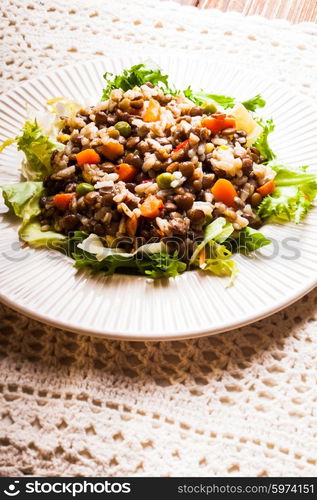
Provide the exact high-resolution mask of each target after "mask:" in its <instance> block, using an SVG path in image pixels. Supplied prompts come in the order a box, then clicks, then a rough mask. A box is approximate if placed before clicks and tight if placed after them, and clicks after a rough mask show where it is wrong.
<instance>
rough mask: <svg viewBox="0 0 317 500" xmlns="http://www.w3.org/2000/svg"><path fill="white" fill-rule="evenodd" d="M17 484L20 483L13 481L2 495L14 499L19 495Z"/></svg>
mask: <svg viewBox="0 0 317 500" xmlns="http://www.w3.org/2000/svg"><path fill="white" fill-rule="evenodd" d="M19 484H20V481H18V480H16V481H13V482H12V483H11V484H9V486H8V487H7V489H5V490H3V493H4V494H5V495H7V496H8V497H15V496H17V495H19V493H20V490H19Z"/></svg>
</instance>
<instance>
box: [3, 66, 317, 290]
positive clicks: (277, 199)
mask: <svg viewBox="0 0 317 500" xmlns="http://www.w3.org/2000/svg"><path fill="white" fill-rule="evenodd" d="M104 78H105V88H104V90H103V94H102V96H101V101H100V102H98V103H97V104H96V105H89V106H87V105H83V103H77V102H75V101H73V100H71V99H69V98H65V97H56V98H52V99H51V100H49V101H48V102H47V103H46V107H47V111H46V112H38V111H37V112H34V111H31V110H30V111H29V113H28V115H29V116H28V118H27V120H26V122H25V124H24V126H23V127H22V129H21V132H20V133H19V135H17V136H16V137H15V138H12V139H8V140H7V141H5V142H4V143H3V145H2V146H1V148H0V151H1V150H3V149H4V148H5V147H7V146H9V145H11V144H13V143H14V144H16V146H17V149H18V150H19V151H22V152H23V153H24V159H23V162H22V166H21V176H22V180H21V182H17V183H14V184H8V185H3V186H1V188H2V194H3V198H4V201H5V203H6V205H7V206H8V207H9V209H10V210H12V211H13V212H14V213H15V214H16V216H18V217H20V218H21V220H22V223H21V226H20V229H19V237H20V240H21V241H22V242H24V244H27V245H29V246H32V247H43V246H44V247H45V246H46V247H48V248H54V249H56V250H59V251H61V252H64V253H66V254H67V255H68V256H70V257H71V258H72V259H74V264H75V266H76V267H77V268H90V269H91V270H92V271H94V272H99V271H100V272H102V273H104V274H106V275H112V274H114V273H116V272H120V273H128V274H137V275H145V276H147V277H148V278H153V279H155V278H169V277H175V276H177V275H179V274H181V273H183V272H185V271H187V270H191V269H200V270H201V271H202V272H205V273H210V274H214V275H217V276H228V277H229V278H230V281H231V282H232V280H233V278H234V277H235V275H236V272H237V264H236V262H235V260H234V259H233V258H232V256H233V253H235V252H240V253H244V254H250V253H252V252H254V251H256V250H258V249H259V248H261V247H263V246H266V245H269V244H270V240H269V239H268V238H266V237H265V236H264V235H263V234H262V233H261V231H260V228H261V227H262V226H263V225H264V224H265V223H267V222H271V221H274V222H278V223H281V224H283V223H285V222H287V221H293V222H295V223H299V222H300V221H301V220H302V219H303V218H304V216H305V215H306V214H307V212H308V211H309V210H310V208H311V206H312V203H313V201H314V198H315V196H316V194H317V182H316V177H315V175H314V174H312V173H309V169H308V167H307V166H303V167H301V168H299V169H294V168H291V167H290V166H288V165H287V166H286V165H283V164H281V162H279V160H278V158H277V157H276V154H275V153H274V152H273V151H272V149H271V147H270V145H269V142H268V137H269V134H270V133H271V132H272V131H273V130H274V123H273V120H272V119H268V120H265V119H263V118H261V116H260V115H259V110H261V108H263V107H264V106H265V104H266V103H265V101H264V99H263V98H262V97H261V96H260V95H256V96H255V97H251V98H250V99H249V100H246V101H244V102H239V101H238V100H237V99H235V98H233V97H229V96H226V95H217V94H212V93H206V92H205V91H203V90H199V91H196V90H194V89H192V88H191V87H188V88H186V89H184V90H180V89H176V88H175V87H174V86H173V85H171V84H170V83H169V81H168V76H167V75H165V74H163V73H162V71H161V70H160V69H159V68H158V67H156V66H155V65H153V64H152V63H144V64H143V63H140V64H137V65H134V66H132V67H131V68H130V69H126V70H124V71H123V73H122V74H121V75H116V76H115V75H113V74H110V73H105V75H104Z"/></svg>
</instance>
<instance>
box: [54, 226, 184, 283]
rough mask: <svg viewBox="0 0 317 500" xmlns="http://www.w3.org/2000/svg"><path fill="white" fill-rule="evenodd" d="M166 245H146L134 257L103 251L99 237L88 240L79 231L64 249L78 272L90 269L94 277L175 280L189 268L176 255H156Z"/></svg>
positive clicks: (93, 236) (88, 238)
mask: <svg viewBox="0 0 317 500" xmlns="http://www.w3.org/2000/svg"><path fill="white" fill-rule="evenodd" d="M88 240H89V241H88ZM163 245H164V243H162V242H161V243H153V244H149V245H144V246H143V247H141V248H139V249H138V251H136V252H134V253H133V254H128V253H126V252H122V251H120V250H118V249H117V248H106V247H104V246H103V244H102V241H101V239H100V238H99V237H98V236H97V235H94V234H90V235H89V237H87V234H85V233H83V232H79V231H76V232H75V233H74V236H73V237H72V238H70V239H69V240H68V241H67V242H65V245H64V248H66V247H67V252H68V254H69V255H71V256H72V258H73V259H74V260H75V267H77V268H78V269H81V268H87V267H89V268H90V269H91V270H92V271H93V272H94V273H95V272H99V271H102V272H103V273H104V274H106V276H111V275H113V274H114V273H115V272H122V273H128V274H140V275H144V276H147V277H148V278H152V279H157V278H173V277H175V276H178V275H179V274H181V273H182V272H184V271H185V270H186V267H187V266H186V264H185V263H184V262H181V261H180V260H178V258H177V257H178V256H177V253H175V254H174V255H169V254H168V253H167V252H166V251H160V252H156V250H159V249H163ZM87 249H89V250H90V251H87ZM164 249H165V245H164Z"/></svg>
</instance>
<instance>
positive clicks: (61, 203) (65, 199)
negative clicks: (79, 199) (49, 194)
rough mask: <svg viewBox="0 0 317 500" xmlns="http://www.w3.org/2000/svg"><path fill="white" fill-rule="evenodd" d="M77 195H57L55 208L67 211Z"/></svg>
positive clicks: (54, 199)
mask: <svg viewBox="0 0 317 500" xmlns="http://www.w3.org/2000/svg"><path fill="white" fill-rule="evenodd" d="M74 196H75V193H60V194H56V195H55V196H54V198H53V203H54V205H55V207H57V208H59V209H60V210H63V211H66V210H68V208H69V205H70V202H71V201H72V199H73V197H74Z"/></svg>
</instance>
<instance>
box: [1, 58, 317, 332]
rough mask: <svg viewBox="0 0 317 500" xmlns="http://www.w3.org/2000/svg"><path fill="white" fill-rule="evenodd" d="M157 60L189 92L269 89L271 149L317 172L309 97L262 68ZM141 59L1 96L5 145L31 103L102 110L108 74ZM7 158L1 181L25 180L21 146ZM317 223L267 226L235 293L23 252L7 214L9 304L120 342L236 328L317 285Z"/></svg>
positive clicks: (202, 279) (221, 285) (5, 291)
mask: <svg viewBox="0 0 317 500" xmlns="http://www.w3.org/2000/svg"><path fill="white" fill-rule="evenodd" d="M155 59H156V61H157V63H158V64H159V65H160V66H161V67H162V68H163V69H164V70H165V71H166V72H167V73H168V74H169V75H170V76H171V80H172V81H174V82H175V84H176V85H177V86H178V87H180V88H185V87H187V86H188V85H189V84H190V85H192V86H193V88H201V87H204V89H206V90H207V89H210V91H212V92H213V93H220V94H228V95H235V96H237V97H238V98H241V99H246V98H249V97H251V96H253V95H255V94H257V93H261V94H262V95H263V96H264V97H265V98H266V100H267V107H266V108H265V113H266V115H267V116H273V117H274V120H275V122H276V132H274V135H273V136H272V140H271V144H272V146H273V148H274V149H275V150H276V151H277V152H278V153H279V158H280V159H281V160H282V161H284V162H286V163H287V164H289V165H294V166H299V165H303V164H308V165H310V167H311V170H312V171H314V172H317V143H316V123H317V113H316V111H315V110H313V109H312V105H311V103H309V102H308V101H306V100H305V99H304V98H302V97H299V96H296V95H293V94H292V92H291V90H290V89H287V88H286V87H283V86H281V85H279V84H277V83H275V82H271V81H270V80H269V79H267V78H266V77H265V76H263V75H262V74H259V73H258V71H247V70H244V69H242V68H239V67H234V66H232V65H231V64H229V63H224V62H223V61H220V60H219V61H217V60H210V59H208V60H203V59H201V60H199V59H197V58H196V59H195V60H193V59H191V60H189V59H185V58H182V57H175V56H172V55H168V56H166V55H164V56H163V55H158V56H157V57H155ZM139 61H140V58H139V57H133V56H127V55H121V56H120V55H119V56H118V55H117V56H116V57H113V58H105V59H102V60H100V59H99V60H97V61H92V62H90V63H88V64H83V65H77V66H76V67H67V68H62V69H59V70H58V71H56V72H54V73H50V74H47V75H45V76H43V77H41V78H37V79H33V80H30V81H27V82H25V83H23V84H22V85H21V86H19V87H17V88H16V89H14V90H12V91H11V92H9V93H8V94H7V95H5V96H3V97H2V99H1V113H0V129H1V136H0V139H1V140H4V139H6V138H8V137H13V136H15V135H16V134H17V132H18V130H19V127H20V126H21V124H22V123H23V122H24V119H25V113H26V106H31V107H33V108H38V109H41V108H42V107H43V103H44V102H45V100H46V99H49V98H52V97H55V96H68V97H73V98H74V99H76V100H79V101H85V102H89V103H91V104H93V103H95V102H96V101H97V100H98V98H100V96H101V89H102V87H103V79H102V75H103V73H104V72H105V71H111V72H114V73H118V72H120V71H121V69H122V68H124V67H129V66H130V65H131V64H135V63H136V62H139ZM299 125H300V126H299ZM0 162H1V163H0V184H2V183H8V182H15V181H17V180H19V165H20V156H19V155H18V154H17V153H16V151H15V148H14V146H12V147H10V148H8V149H7V150H5V151H4V152H3V153H2V154H1V155H0ZM0 203H2V205H1V206H0V212H1V211H2V212H4V211H5V209H4V205H3V202H2V201H1V202H0ZM316 222H317V210H316V209H314V210H313V211H312V212H311V213H310V215H309V216H308V217H307V218H306V219H305V222H304V223H303V224H301V225H298V226H295V225H293V224H287V225H285V226H265V228H264V229H263V231H262V232H263V233H264V234H266V235H267V236H268V237H271V238H273V240H274V245H271V246H269V247H266V248H265V249H263V251H260V252H258V256H257V257H255V258H247V257H243V256H237V257H236V260H237V262H238V265H239V271H240V272H239V275H238V278H237V279H236V281H235V284H234V286H233V287H231V288H227V287H226V285H227V280H226V279H223V278H217V277H213V276H206V275H202V274H201V273H200V272H197V271H195V272H193V271H192V272H186V273H185V274H184V275H182V276H180V277H178V278H176V279H171V280H169V281H168V282H166V281H162V280H159V281H156V282H150V283H149V282H148V280H147V279H145V278H144V277H129V276H123V275H116V276H114V277H111V278H108V277H104V276H103V275H102V274H100V275H99V276H97V277H91V276H90V275H89V273H87V272H80V273H78V272H76V270H75V269H74V268H73V267H72V260H71V259H69V258H67V257H64V256H62V255H61V254H59V253H58V252H53V251H47V250H35V249H21V248H20V244H19V242H18V235H17V227H18V224H17V221H16V220H15V219H14V218H13V217H10V216H8V215H7V214H4V215H1V214H0V231H1V233H0V234H1V237H0V276H1V278H0V280H1V281H0V282H1V300H2V301H3V302H5V303H6V304H8V305H9V306H11V307H13V308H15V309H18V310H20V311H21V312H23V313H25V314H27V315H29V316H31V317H33V318H35V319H38V320H40V321H43V322H45V323H49V324H52V325H55V326H59V327H62V328H66V329H69V330H74V331H78V332H89V333H93V334H99V335H104V336H107V337H113V338H125V339H130V340H144V339H161V340H164V339H166V340H167V339H173V338H174V339H175V338H184V337H194V336H199V335H203V334H210V333H217V332H221V331H225V330H230V329H232V328H235V327H238V326H242V325H245V324H247V323H251V322H253V321H256V320H258V319H260V318H263V317H264V316H267V315H269V314H271V313H273V312H275V311H277V310H279V309H282V308H283V307H285V306H287V305H288V304H290V303H292V302H293V301H295V300H296V299H298V298H299V297H301V296H302V295H304V294H305V293H306V292H308V291H309V290H310V289H312V288H313V287H314V286H316V283H317V266H316V248H317V224H316ZM294 249H295V250H294ZM295 254H296V255H295Z"/></svg>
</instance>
